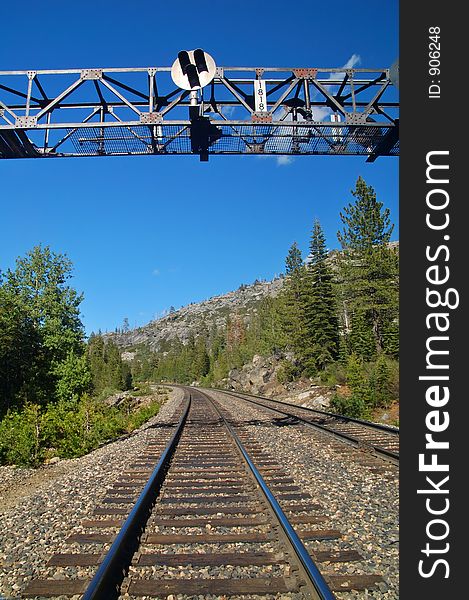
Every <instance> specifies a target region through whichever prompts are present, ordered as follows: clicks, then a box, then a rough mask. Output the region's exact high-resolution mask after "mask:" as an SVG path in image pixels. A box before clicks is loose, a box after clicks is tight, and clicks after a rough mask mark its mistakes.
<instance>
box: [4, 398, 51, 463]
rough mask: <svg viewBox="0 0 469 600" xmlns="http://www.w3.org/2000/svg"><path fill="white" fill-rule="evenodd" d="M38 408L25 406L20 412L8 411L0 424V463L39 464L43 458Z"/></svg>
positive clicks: (30, 405)
mask: <svg viewBox="0 0 469 600" xmlns="http://www.w3.org/2000/svg"><path fill="white" fill-rule="evenodd" d="M43 441H44V438H43V431H42V419H41V415H40V407H39V406H38V405H37V404H26V405H25V406H24V408H23V410H22V411H8V412H7V414H6V416H5V417H4V419H3V420H2V421H1V422H0V462H1V463H6V464H13V465H31V466H35V465H37V464H39V463H40V462H41V461H42V460H43V457H44V448H43Z"/></svg>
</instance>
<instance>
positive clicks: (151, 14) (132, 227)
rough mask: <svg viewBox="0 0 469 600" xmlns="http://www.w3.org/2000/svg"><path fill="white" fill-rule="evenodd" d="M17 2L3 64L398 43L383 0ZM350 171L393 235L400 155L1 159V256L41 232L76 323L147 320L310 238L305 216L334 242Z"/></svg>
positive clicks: (376, 64)
mask: <svg viewBox="0 0 469 600" xmlns="http://www.w3.org/2000/svg"><path fill="white" fill-rule="evenodd" d="M21 6H22V8H21V13H22V14H23V15H29V16H27V17H25V18H24V19H22V20H21V28H20V29H18V28H17V27H4V28H3V30H2V39H1V41H0V69H1V70H14V69H59V68H74V67H80V68H85V67H126V66H127V67H131V66H139V67H144V66H155V65H160V66H162V65H168V66H169V65H171V64H172V62H173V61H174V59H175V58H176V56H177V53H178V51H179V50H181V49H190V48H195V47H202V48H204V49H206V50H207V51H208V52H210V54H212V56H214V58H215V59H216V61H217V64H219V65H221V66H235V65H242V66H258V65H262V66H298V67H300V66H302V67H303V66H304V67H340V66H343V65H344V64H345V63H346V62H347V61H348V60H349V59H350V58H351V56H352V55H353V54H356V55H358V56H359V57H360V64H359V65H357V66H362V67H365V68H383V67H388V66H391V64H392V63H393V62H394V60H395V59H396V58H397V56H398V2H397V1H395V0H386V1H385V2H381V3H372V2H369V1H362V0H358V1H355V2H354V3H353V5H352V4H351V3H350V2H341V1H338V2H335V3H333V4H329V3H321V4H320V5H316V4H315V3H313V2H297V3H294V4H288V3H285V2H277V1H276V0H275V1H271V2H270V3H268V4H267V5H265V6H263V5H260V4H259V5H255V4H253V3H252V2H246V1H238V2H236V3H234V2H219V3H218V4H217V5H215V4H206V3H195V2H186V1H181V2H178V3H177V4H172V3H160V2H152V3H149V2H140V3H138V5H134V6H132V7H131V5H130V4H129V3H128V2H123V1H120V0H116V1H114V2H113V3H112V4H109V3H107V2H106V3H105V2H90V1H82V2H79V3H64V2H56V1H55V0H52V1H48V2H47V3H43V4H42V5H41V8H40V9H38V5H37V3H35V2H34V3H33V2H31V1H28V0H27V1H26V2H23V3H22V5H21ZM200 6H201V7H203V8H202V10H201V11H200V12H197V7H200ZM254 6H258V9H256V8H253V7H254ZM256 10H258V12H256ZM19 35H20V36H21V40H22V43H20V44H19V43H18V36H19ZM359 175H361V176H362V177H363V178H364V179H365V181H366V182H367V183H368V184H369V185H372V186H373V187H374V188H375V190H376V192H377V195H378V198H379V199H380V200H382V201H383V202H384V203H385V205H386V206H387V207H389V208H390V209H391V216H392V220H393V221H394V223H395V224H396V228H395V232H394V235H393V239H398V229H397V222H398V217H399V215H398V160H397V159H396V158H386V157H381V158H379V159H378V160H377V161H376V162H375V163H372V164H368V163H366V162H365V159H364V157H314V156H312V157H297V158H295V159H294V160H293V161H291V162H289V163H288V164H283V165H282V164H278V160H277V159H276V158H262V159H261V158H256V157H248V156H238V157H223V156H221V157H211V158H210V161H209V162H208V163H200V162H199V160H198V158H197V157H191V156H189V157H184V156H167V157H152V156H142V157H137V156H135V157H122V158H120V157H119V158H114V157H111V158H69V159H58V160H34V159H29V160H28V159H26V160H4V161H0V182H1V186H0V202H1V212H0V215H1V217H0V219H1V238H0V269H1V270H5V269H6V268H7V267H12V266H13V265H14V262H15V258H16V257H17V256H19V255H24V254H25V253H26V252H27V251H28V250H29V249H31V248H32V247H33V246H34V245H36V244H38V243H42V244H43V245H46V244H48V245H50V246H51V248H52V249H53V250H54V251H55V252H64V253H67V254H68V256H69V257H70V259H71V260H72V262H73V264H74V267H75V271H74V273H75V275H74V278H73V280H72V282H73V285H74V286H75V287H76V288H77V289H78V290H80V291H83V292H84V295H85V300H84V302H83V304H82V314H83V322H84V324H85V327H86V330H87V332H88V333H90V332H91V331H93V330H94V331H96V330H98V329H102V330H103V331H104V330H113V329H114V328H115V327H116V326H120V325H121V324H122V321H123V319H124V318H125V317H127V318H128V319H129V322H130V324H131V325H132V326H134V325H140V324H144V323H146V322H148V321H149V320H151V319H153V318H155V316H158V315H161V314H162V313H163V311H164V310H167V309H168V308H169V306H171V305H173V306H175V307H176V308H178V307H180V306H182V305H185V304H187V303H189V302H197V301H200V300H203V299H205V298H208V297H210V296H212V295H216V294H219V293H224V292H227V291H229V290H231V289H235V288H237V287H238V286H239V285H240V284H241V283H249V282H252V281H253V280H255V279H256V278H266V279H268V278H271V277H273V276H274V275H275V274H276V273H279V272H281V271H282V270H283V263H284V258H285V255H286V253H287V251H288V248H289V246H290V245H291V243H292V242H293V241H297V242H298V244H299V245H300V248H301V249H302V250H303V251H304V252H305V253H306V250H307V247H308V239H309V235H310V230H311V227H312V223H313V219H314V218H315V217H317V218H319V220H320V222H321V224H322V226H323V228H324V230H325V234H326V238H327V244H328V246H329V247H330V248H335V247H337V246H338V242H337V238H336V233H337V230H338V229H339V228H340V220H339V211H340V210H341V209H342V208H343V207H344V206H345V205H346V204H347V203H348V202H350V201H351V200H352V199H353V198H352V196H351V194H350V190H351V189H352V188H353V187H354V185H355V181H356V179H357V177H358V176H359ZM194 182H195V185H194ZM194 190H196V191H194Z"/></svg>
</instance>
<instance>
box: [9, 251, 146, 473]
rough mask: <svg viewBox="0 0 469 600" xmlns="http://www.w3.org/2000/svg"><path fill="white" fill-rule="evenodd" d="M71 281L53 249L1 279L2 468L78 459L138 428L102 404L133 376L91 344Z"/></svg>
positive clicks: (96, 341)
mask: <svg viewBox="0 0 469 600" xmlns="http://www.w3.org/2000/svg"><path fill="white" fill-rule="evenodd" d="M71 277H72V263H71V261H70V260H69V258H68V257H67V256H66V255H64V254H57V253H54V252H53V251H52V250H51V249H50V247H49V246H45V247H42V246H36V247H34V248H33V249H32V250H31V251H30V252H28V253H27V254H26V255H25V256H24V257H20V258H18V259H17V261H16V265H15V268H14V269H8V270H7V271H5V272H3V273H0V462H7V463H32V464H37V463H39V462H41V461H42V460H44V459H45V458H47V457H48V454H53V455H58V456H62V457H69V456H77V455H80V454H83V453H84V452H87V451H89V450H90V449H92V448H94V447H96V446H97V445H98V444H99V443H100V442H101V441H103V440H104V439H106V438H108V437H113V436H114V435H117V434H118V433H120V432H122V431H126V430H127V429H129V428H131V427H132V426H133V425H135V423H136V420H137V421H138V420H139V418H138V417H137V416H136V415H130V413H129V412H128V411H127V412H126V411H123V410H121V411H120V410H117V409H111V408H109V407H108V406H106V405H105V404H104V403H103V402H101V401H100V400H102V398H104V397H106V396H107V395H110V394H112V393H113V392H114V391H117V390H126V389H130V388H131V386H132V376H131V373H130V368H129V366H128V364H127V363H124V362H123V361H122V359H121V355H120V351H119V349H118V348H117V346H115V344H113V343H112V342H111V341H105V340H104V339H103V337H102V336H101V335H91V336H90V338H89V340H88V341H86V340H85V335H84V328H83V324H82V322H81V318H80V304H81V302H82V300H83V295H82V294H79V293H78V292H77V291H76V290H75V289H74V288H73V287H72V286H71V285H69V280H70V279H71ZM154 410H156V408H155V407H154ZM142 414H143V413H142Z"/></svg>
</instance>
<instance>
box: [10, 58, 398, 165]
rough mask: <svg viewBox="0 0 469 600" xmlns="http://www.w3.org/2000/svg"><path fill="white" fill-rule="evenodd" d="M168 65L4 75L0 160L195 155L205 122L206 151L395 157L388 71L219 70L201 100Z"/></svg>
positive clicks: (394, 98) (394, 110)
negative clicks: (173, 75) (181, 84)
mask: <svg viewBox="0 0 469 600" xmlns="http://www.w3.org/2000/svg"><path fill="white" fill-rule="evenodd" d="M170 70H171V68H170V67H149V68H127V69H119V68H112V69H69V70H56V71H41V70H38V71H0V158H52V157H67V156H123V155H142V154H161V155H168V154H192V153H197V150H196V149H195V146H196V145H197V142H196V141H195V139H194V138H195V136H196V135H200V130H201V126H203V127H202V129H204V127H205V124H208V125H207V128H208V129H206V130H207V131H208V133H206V134H205V135H206V142H207V143H206V145H208V154H210V155H216V154H258V155H259V154H261V155H269V154H270V155H318V154H322V155H363V156H366V157H367V160H368V161H370V162H371V161H373V160H375V159H376V158H377V157H378V156H397V155H398V154H399V102H398V94H397V90H396V87H395V86H393V84H392V81H391V78H390V69H344V68H337V69H321V68H317V69H316V68H276V67H274V68H267V67H262V68H252V67H217V69H216V75H215V77H214V79H213V81H212V82H211V83H210V84H209V85H207V86H206V87H205V88H203V89H202V90H200V91H198V92H196V93H195V95H196V97H195V96H194V92H191V91H186V90H182V89H180V88H178V87H176V86H175V84H174V83H173V82H172V80H171V77H170ZM194 105H195V106H196V107H197V109H196V110H197V113H198V118H197V128H196V127H195V125H194V123H195V121H194ZM191 111H192V112H191ZM190 115H191V116H190ZM196 130H197V132H199V133H196ZM204 131H205V129H204Z"/></svg>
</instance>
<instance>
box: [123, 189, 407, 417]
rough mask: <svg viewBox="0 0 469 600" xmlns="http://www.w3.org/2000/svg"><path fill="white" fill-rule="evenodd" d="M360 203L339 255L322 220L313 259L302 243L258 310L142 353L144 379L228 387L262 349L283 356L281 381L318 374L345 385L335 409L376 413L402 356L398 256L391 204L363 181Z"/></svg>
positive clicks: (350, 214)
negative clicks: (231, 373) (235, 371)
mask: <svg viewBox="0 0 469 600" xmlns="http://www.w3.org/2000/svg"><path fill="white" fill-rule="evenodd" d="M352 196H353V200H352V201H350V202H349V203H348V204H347V205H346V206H345V208H344V209H343V211H342V212H341V213H340V220H341V224H342V227H341V229H340V230H339V231H338V233H337V237H338V241H339V243H340V246H341V249H340V251H335V252H333V253H330V252H328V250H327V246H326V239H325V236H324V232H323V229H322V227H321V224H320V222H319V220H317V219H316V220H315V221H314V223H313V225H312V232H311V238H310V244H309V252H308V255H307V257H306V258H305V259H304V258H303V257H302V254H301V251H300V249H299V247H298V245H297V243H296V242H294V243H293V244H292V246H291V247H290V249H289V251H288V255H287V257H286V260H285V274H284V284H283V286H282V290H281V292H280V294H279V295H278V296H277V297H274V298H272V297H266V298H264V299H263V300H262V301H261V302H260V304H259V305H258V306H257V310H256V311H255V312H253V314H250V315H249V316H247V315H242V314H231V315H229V317H228V319H227V322H226V326H225V327H224V328H222V329H219V330H216V329H213V328H212V329H205V330H202V331H199V332H198V335H197V336H191V337H190V338H189V340H188V342H187V343H186V344H182V343H181V342H180V341H175V342H173V343H172V344H170V345H169V347H165V348H164V349H160V351H159V352H158V353H151V352H149V350H148V349H144V348H139V349H137V354H136V357H135V359H134V361H133V364H132V373H133V376H134V377H135V378H136V379H156V380H158V381H160V380H166V381H177V382H181V383H191V382H192V381H199V382H201V383H203V384H206V385H211V384H214V383H220V381H221V380H223V379H225V378H226V377H227V376H228V373H229V371H230V370H231V369H233V368H240V367H242V366H243V365H244V364H246V363H247V362H249V361H250V360H251V359H252V358H253V356H254V355H255V354H260V355H264V356H269V355H273V354H278V353H283V355H284V356H285V357H286V358H285V359H284V361H283V365H282V368H281V370H280V373H279V378H280V379H281V380H282V381H293V380H295V379H299V378H301V377H316V378H318V380H319V381H321V382H325V383H347V386H348V392H347V393H344V394H336V396H335V397H334V399H333V402H332V406H333V408H334V409H335V410H337V411H338V412H340V413H342V414H348V415H351V416H357V417H360V416H361V417H366V416H369V415H370V412H371V411H372V410H373V408H376V407H383V406H388V405H389V404H390V402H391V401H392V400H393V399H395V398H396V396H397V389H396V388H397V360H398V352H399V321H398V318H399V305H398V293H399V277H398V252H397V250H396V248H395V247H393V246H392V245H390V240H391V235H392V232H393V224H392V223H391V220H390V212H389V209H387V208H385V207H384V205H383V203H382V202H380V201H379V200H378V199H377V197H376V193H375V191H374V189H373V188H372V187H371V186H368V185H367V184H366V182H365V181H364V180H363V179H362V178H361V177H359V178H358V180H357V182H356V185H355V189H354V190H352Z"/></svg>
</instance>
